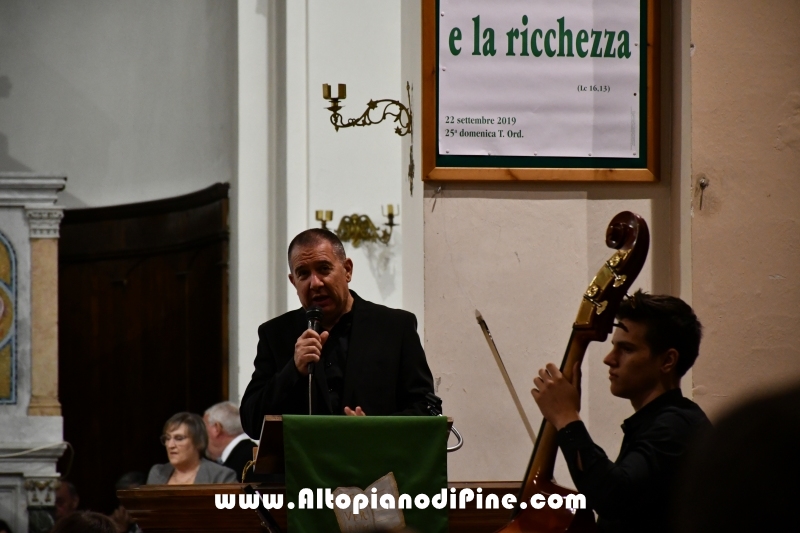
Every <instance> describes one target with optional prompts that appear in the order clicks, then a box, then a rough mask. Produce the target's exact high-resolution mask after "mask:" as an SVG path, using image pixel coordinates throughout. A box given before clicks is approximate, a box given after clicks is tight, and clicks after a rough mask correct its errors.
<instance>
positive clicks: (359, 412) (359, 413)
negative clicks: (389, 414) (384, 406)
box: [344, 407, 367, 416]
mask: <svg viewBox="0 0 800 533" xmlns="http://www.w3.org/2000/svg"><path fill="white" fill-rule="evenodd" d="M344 414H346V415H347V416H367V413H365V412H364V411H363V410H362V409H361V408H360V407H356V410H355V411H353V410H352V409H350V408H349V407H345V408H344Z"/></svg>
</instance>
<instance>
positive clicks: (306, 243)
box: [239, 229, 433, 439]
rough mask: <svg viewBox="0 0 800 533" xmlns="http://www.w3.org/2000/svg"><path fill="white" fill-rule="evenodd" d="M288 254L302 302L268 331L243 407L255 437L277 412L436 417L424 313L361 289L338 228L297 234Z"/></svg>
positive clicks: (261, 336)
mask: <svg viewBox="0 0 800 533" xmlns="http://www.w3.org/2000/svg"><path fill="white" fill-rule="evenodd" d="M288 258H289V271H290V272H289V281H291V283H292V285H293V286H294V288H295V289H296V290H297V297H298V298H299V299H300V305H302V308H300V309H296V310H294V311H290V312H288V313H285V314H283V315H281V316H279V317H277V318H274V319H272V320H270V321H269V322H266V323H265V324H262V325H261V326H260V327H259V328H258V352H257V355H256V359H255V371H254V372H253V376H252V378H251V380H250V384H249V385H248V386H247V390H246V391H245V393H244V396H243V397H242V405H241V408H240V409H239V412H240V415H241V418H242V426H243V427H244V430H245V431H246V432H247V434H248V435H250V437H252V438H254V439H258V438H259V437H260V432H261V425H262V422H263V420H264V415H270V414H271V415H283V414H308V413H309V412H311V413H312V414H315V415H326V414H327V415H330V414H337V415H342V414H345V415H373V416H374V415H395V414H397V415H416V414H420V415H422V414H428V411H427V408H426V406H427V402H426V400H425V395H426V394H432V393H433V377H432V376H431V371H430V369H429V368H428V363H427V361H426V359H425V352H424V351H423V349H422V344H421V343H420V340H419V335H417V320H416V318H415V317H414V315H413V314H411V313H409V312H407V311H402V310H399V309H390V308H388V307H384V306H382V305H377V304H374V303H372V302H368V301H366V300H364V299H362V298H360V297H359V296H358V295H357V294H356V293H354V292H353V291H351V290H350V289H349V283H350V280H351V278H352V275H353V262H352V260H350V259H349V258H348V257H347V256H346V254H345V250H344V246H343V245H342V242H341V241H340V240H339V238H338V237H337V236H336V235H335V234H334V233H332V232H330V231H328V230H324V229H309V230H306V231H304V232H302V233H300V234H299V235H297V236H296V237H295V238H294V239H292V242H291V244H289V252H288ZM314 308H317V309H314ZM318 313H321V318H319V314H318ZM316 321H318V322H319V324H318V326H317V327H316V328H315V327H314V324H315V322H316ZM314 329H317V330H318V331H319V332H318V331H314ZM309 365H311V372H312V374H313V375H312V376H311V378H310V379H309ZM309 398H310V404H309Z"/></svg>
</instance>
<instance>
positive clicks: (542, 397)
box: [531, 363, 581, 430]
mask: <svg viewBox="0 0 800 533" xmlns="http://www.w3.org/2000/svg"><path fill="white" fill-rule="evenodd" d="M580 383H581V368H580V365H578V364H577V363H575V367H574V372H573V374H572V383H570V382H569V381H567V378H565V377H564V374H562V373H561V372H560V371H559V370H558V367H557V366H556V365H554V364H553V363H547V367H545V368H542V369H541V370H539V375H538V376H537V377H535V378H534V379H533V384H534V386H535V388H534V389H533V390H531V394H532V395H533V399H534V400H536V405H538V406H539V410H540V411H541V412H542V415H543V416H544V417H545V418H546V419H547V420H548V421H549V422H550V423H551V424H553V425H554V426H555V427H556V429H557V430H558V429H561V428H563V427H564V426H566V425H567V424H569V423H570V422H575V421H576V420H580V419H581V417H580V415H578V411H580V409H581V391H580Z"/></svg>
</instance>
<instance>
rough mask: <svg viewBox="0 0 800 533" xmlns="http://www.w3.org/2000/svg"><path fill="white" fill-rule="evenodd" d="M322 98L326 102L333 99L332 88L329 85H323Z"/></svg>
mask: <svg viewBox="0 0 800 533" xmlns="http://www.w3.org/2000/svg"><path fill="white" fill-rule="evenodd" d="M322 98H323V99H325V100H330V99H331V86H330V85H329V84H327V83H323V84H322Z"/></svg>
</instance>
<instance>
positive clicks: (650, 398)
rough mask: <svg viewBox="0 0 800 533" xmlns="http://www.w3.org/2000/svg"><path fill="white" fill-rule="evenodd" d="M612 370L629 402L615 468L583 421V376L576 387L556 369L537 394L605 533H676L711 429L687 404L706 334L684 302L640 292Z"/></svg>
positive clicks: (615, 341) (625, 308)
mask: <svg viewBox="0 0 800 533" xmlns="http://www.w3.org/2000/svg"><path fill="white" fill-rule="evenodd" d="M617 319H618V321H619V322H618V324H615V326H616V328H615V330H614V336H613V338H612V341H611V343H612V345H613V348H612V349H611V352H609V354H608V355H607V356H606V357H605V359H603V362H604V363H605V364H606V365H608V367H609V372H608V373H609V380H610V382H611V394H613V395H614V396H617V397H619V398H626V399H628V400H630V402H631V405H632V406H633V409H634V411H635V413H634V414H633V416H631V417H630V418H628V419H627V420H625V423H624V424H623V425H622V429H623V431H624V433H625V436H624V438H623V440H622V448H621V450H620V452H619V456H618V457H617V460H616V461H611V460H610V459H609V458H608V456H607V455H606V454H605V452H604V451H603V450H602V449H601V448H600V447H599V446H597V445H596V444H595V443H594V442H593V441H592V438H591V437H590V436H589V433H588V431H587V430H586V426H585V425H584V424H583V422H582V421H581V418H580V416H579V414H578V411H579V410H580V379H581V374H580V368H579V367H578V368H576V369H575V373H574V379H573V382H572V383H570V382H569V381H567V380H566V378H564V376H563V375H562V374H561V372H559V370H558V367H557V366H556V365H554V364H552V363H550V364H548V365H547V367H546V368H543V369H541V370H539V375H538V376H537V377H536V378H534V380H533V381H534V385H535V388H534V389H533V390H532V391H531V393H532V394H533V397H534V399H535V400H536V403H537V404H538V406H539V409H540V410H541V411H542V415H543V416H544V417H545V418H546V419H547V420H548V421H549V422H550V423H551V424H553V425H554V426H555V428H556V429H557V430H558V444H559V447H560V448H561V451H562V452H563V454H564V457H565V458H566V461H567V465H568V467H569V471H570V474H571V475H572V480H573V482H574V483H575V486H576V488H577V489H578V491H579V492H580V493H582V494H583V495H585V496H586V500H587V504H588V506H589V507H590V508H592V509H593V510H594V511H595V512H596V513H597V515H598V522H597V524H598V528H599V530H600V531H602V532H606V531H619V532H634V531H635V532H649V533H656V532H662V531H669V530H670V527H669V522H670V516H669V511H670V491H671V489H672V485H673V483H674V481H675V474H676V471H677V469H678V466H679V464H680V461H681V458H682V457H683V455H684V453H685V452H686V450H687V447H688V446H689V444H690V442H691V441H692V440H693V438H694V437H695V435H696V434H697V433H698V432H700V431H701V430H703V429H706V428H708V427H710V423H709V421H708V418H707V417H706V415H705V414H704V413H703V411H702V410H701V409H700V407H699V406H698V405H697V404H695V403H694V402H692V401H691V400H688V399H687V398H684V397H683V395H682V394H681V390H680V380H681V377H683V375H684V374H685V373H686V371H687V370H689V368H691V366H692V365H693V364H694V361H695V359H697V355H698V351H699V348H700V338H701V336H702V327H701V325H700V322H699V321H698V320H697V317H696V316H695V314H694V312H693V311H692V308H691V307H689V306H688V305H687V304H686V303H685V302H683V301H682V300H680V299H679V298H674V297H672V296H661V295H649V294H645V293H642V292H641V291H638V292H637V293H636V294H634V295H633V297H632V298H629V299H626V300H624V301H623V302H622V303H621V305H620V308H619V311H618V312H617Z"/></svg>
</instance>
